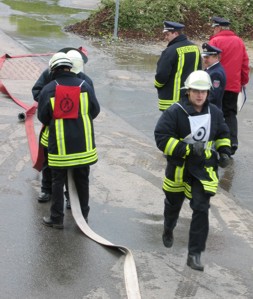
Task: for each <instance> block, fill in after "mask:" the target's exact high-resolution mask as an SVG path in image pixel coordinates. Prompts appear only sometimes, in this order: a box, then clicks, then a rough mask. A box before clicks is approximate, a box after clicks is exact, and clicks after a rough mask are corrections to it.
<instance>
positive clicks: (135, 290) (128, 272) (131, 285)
mask: <svg viewBox="0 0 253 299" xmlns="http://www.w3.org/2000/svg"><path fill="white" fill-rule="evenodd" d="M68 186H69V197H70V202H71V211H72V215H73V217H74V219H75V221H76V224H77V225H78V227H79V228H80V229H81V231H82V232H83V233H84V234H85V235H86V236H87V237H89V238H90V239H91V240H93V241H95V242H97V243H99V244H101V245H104V246H108V247H113V248H117V249H118V250H120V251H121V252H123V253H124V254H125V263H124V277H125V286H126V292H127V298H128V299H141V295H140V289H139V283H138V276H137V271H136V266H135V262H134V258H133V255H132V253H131V251H130V250H129V249H128V248H127V247H124V246H121V245H114V244H113V243H111V242H109V241H107V240H106V239H104V238H103V237H101V236H99V235H98V234H96V233H95V232H94V231H93V230H92V229H91V228H90V227H89V226H88V224H87V223H86V221H85V220H84V217H83V215H82V212H81V208H80V203H79V199H78V195H77V191H76V187H75V183H74V180H73V172H72V170H71V169H70V170H68Z"/></svg>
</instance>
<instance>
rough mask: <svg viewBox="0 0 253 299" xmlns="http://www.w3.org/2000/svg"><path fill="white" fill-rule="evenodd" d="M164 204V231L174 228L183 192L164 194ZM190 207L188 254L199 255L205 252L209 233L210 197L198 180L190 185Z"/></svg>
mask: <svg viewBox="0 0 253 299" xmlns="http://www.w3.org/2000/svg"><path fill="white" fill-rule="evenodd" d="M165 196H166V198H165V202H164V229H165V230H171V231H173V229H174V228H175V226H176V224H177V220H178V217H179V213H180V210H181V208H182V204H183V202H184V198H185V195H184V193H183V192H180V193H170V192H165ZM190 207H191V209H192V210H193V213H192V220H191V225H190V231H189V242H188V251H189V254H195V253H201V252H202V251H204V250H205V247H206V240H207V236H208V232H209V219H208V210H209V208H210V195H208V194H206V193H205V192H204V189H203V186H202V184H201V183H200V182H199V181H198V180H193V183H192V199H191V200H190Z"/></svg>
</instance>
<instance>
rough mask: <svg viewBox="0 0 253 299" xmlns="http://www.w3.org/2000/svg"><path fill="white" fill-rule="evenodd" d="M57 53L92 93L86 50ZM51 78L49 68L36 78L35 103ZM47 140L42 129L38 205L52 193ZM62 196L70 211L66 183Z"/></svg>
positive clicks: (34, 87) (46, 132)
mask: <svg viewBox="0 0 253 299" xmlns="http://www.w3.org/2000/svg"><path fill="white" fill-rule="evenodd" d="M58 52H63V53H66V54H67V55H68V57H69V58H70V60H71V61H72V63H73V67H72V69H71V71H72V72H74V73H76V74H77V76H78V77H79V78H81V79H83V80H85V81H86V82H87V83H88V84H89V85H90V86H91V87H92V89H93V91H94V86H93V82H92V80H91V78H90V77H89V76H88V75H86V74H85V73H84V65H85V63H87V61H88V57H87V51H86V49H85V48H83V47H79V48H72V47H68V48H63V49H61V50H59V51H58ZM51 76H52V73H51V72H50V68H47V69H45V70H44V71H43V72H42V74H41V75H40V77H39V78H38V80H37V81H36V83H35V84H34V86H33V87H32V94H33V98H34V100H35V101H37V102H38V98H39V95H40V92H41V90H42V88H43V87H44V86H45V85H46V84H48V83H49V82H50V81H51V80H52V77H51ZM47 139H48V130H47V128H46V127H44V128H43V129H42V132H41V138H40V142H41V144H42V145H43V149H44V161H43V168H42V180H41V193H40V194H39V196H38V202H40V203H44V202H48V201H49V200H50V198H51V193H52V187H51V185H52V180H51V170H50V168H49V167H48V161H47V143H48V141H47ZM64 194H65V196H66V208H67V209H70V208H71V206H70V201H69V194H68V187H67V183H66V191H65V192H64Z"/></svg>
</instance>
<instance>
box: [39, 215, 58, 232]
mask: <svg viewBox="0 0 253 299" xmlns="http://www.w3.org/2000/svg"><path fill="white" fill-rule="evenodd" d="M42 223H43V224H44V225H46V226H50V227H54V228H58V229H62V228H63V221H60V220H59V221H55V220H53V219H52V218H51V217H50V216H49V217H43V219H42Z"/></svg>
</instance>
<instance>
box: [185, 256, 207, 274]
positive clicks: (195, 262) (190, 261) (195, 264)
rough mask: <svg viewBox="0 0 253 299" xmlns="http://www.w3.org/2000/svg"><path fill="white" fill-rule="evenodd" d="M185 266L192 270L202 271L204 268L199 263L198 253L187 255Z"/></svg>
mask: <svg viewBox="0 0 253 299" xmlns="http://www.w3.org/2000/svg"><path fill="white" fill-rule="evenodd" d="M187 265H188V266H189V267H191V268H192V269H193V270H198V271H204V266H203V265H202V264H201V261H200V253H195V254H188V258H187Z"/></svg>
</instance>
